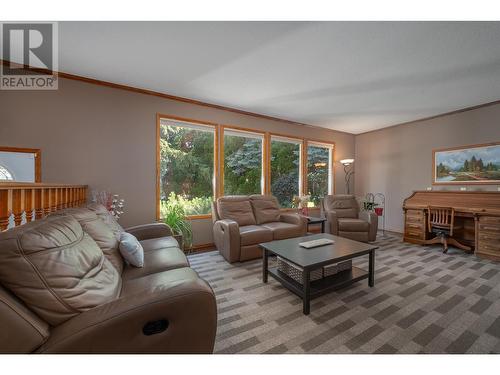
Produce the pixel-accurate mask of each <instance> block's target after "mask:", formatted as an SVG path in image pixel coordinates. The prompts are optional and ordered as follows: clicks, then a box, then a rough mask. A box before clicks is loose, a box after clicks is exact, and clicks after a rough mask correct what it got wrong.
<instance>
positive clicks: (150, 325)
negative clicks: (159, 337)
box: [142, 319, 168, 336]
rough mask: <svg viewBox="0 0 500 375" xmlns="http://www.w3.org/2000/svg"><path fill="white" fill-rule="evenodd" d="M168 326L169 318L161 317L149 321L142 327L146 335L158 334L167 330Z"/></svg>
mask: <svg viewBox="0 0 500 375" xmlns="http://www.w3.org/2000/svg"><path fill="white" fill-rule="evenodd" d="M167 328H168V320H167V319H160V320H155V321H153V322H147V323H146V324H145V325H144V327H142V333H144V335H145V336H151V335H156V334H158V333H162V332H165V331H166V330H167Z"/></svg>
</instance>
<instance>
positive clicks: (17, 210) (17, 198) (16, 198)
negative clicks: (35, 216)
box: [12, 189, 23, 227]
mask: <svg viewBox="0 0 500 375" xmlns="http://www.w3.org/2000/svg"><path fill="white" fill-rule="evenodd" d="M22 192H23V190H20V189H13V190H12V213H13V214H14V223H15V224H16V227H17V226H18V225H21V220H22V218H23V207H22Z"/></svg>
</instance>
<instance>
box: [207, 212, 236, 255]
mask: <svg viewBox="0 0 500 375" xmlns="http://www.w3.org/2000/svg"><path fill="white" fill-rule="evenodd" d="M213 231H214V242H215V246H216V247H217V249H218V250H219V252H220V254H221V255H222V256H223V257H224V259H226V260H227V261H228V262H229V263H234V262H237V261H239V260H240V253H241V248H240V226H239V225H238V223H237V222H236V221H234V220H229V219H224V220H218V221H216V222H215V223H214V227H213Z"/></svg>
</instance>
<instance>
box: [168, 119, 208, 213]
mask: <svg viewBox="0 0 500 375" xmlns="http://www.w3.org/2000/svg"><path fill="white" fill-rule="evenodd" d="M159 126H160V129H159V130H160V140H159V142H160V145H159V146H160V150H159V151H160V176H159V177H160V178H159V179H160V181H159V183H160V192H159V194H160V203H159V204H160V217H163V216H164V211H165V210H166V207H167V205H169V204H171V203H175V202H178V203H180V204H181V206H182V207H184V209H185V211H186V214H187V215H204V214H208V213H210V209H211V201H212V199H213V197H214V150H215V146H214V145H215V127H214V126H209V125H201V124H194V123H189V122H183V121H174V120H168V119H161V121H160V125H159Z"/></svg>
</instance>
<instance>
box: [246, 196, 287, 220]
mask: <svg viewBox="0 0 500 375" xmlns="http://www.w3.org/2000/svg"><path fill="white" fill-rule="evenodd" d="M250 203H251V204H252V209H253V214H254V216H255V221H256V222H257V224H264V223H272V222H273V221H280V214H281V213H280V206H279V204H278V201H277V199H276V198H275V197H273V196H272V195H251V196H250Z"/></svg>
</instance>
